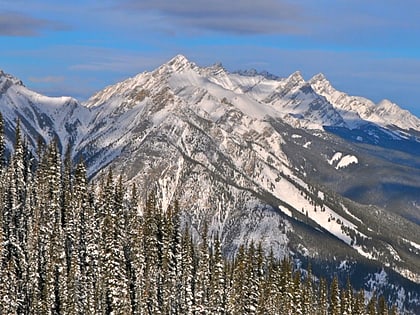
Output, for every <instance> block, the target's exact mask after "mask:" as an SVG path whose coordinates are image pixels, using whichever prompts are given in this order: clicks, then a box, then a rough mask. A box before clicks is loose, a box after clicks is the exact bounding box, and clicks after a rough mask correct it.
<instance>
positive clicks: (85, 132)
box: [0, 55, 420, 313]
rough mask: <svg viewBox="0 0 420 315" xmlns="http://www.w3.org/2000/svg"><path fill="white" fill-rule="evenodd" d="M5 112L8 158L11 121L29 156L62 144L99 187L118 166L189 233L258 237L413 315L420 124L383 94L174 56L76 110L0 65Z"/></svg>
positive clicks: (230, 246) (241, 239) (229, 242)
mask: <svg viewBox="0 0 420 315" xmlns="http://www.w3.org/2000/svg"><path fill="white" fill-rule="evenodd" d="M0 111H1V113H2V115H3V119H4V123H5V135H6V144H7V149H8V152H11V151H12V148H13V143H14V130H15V127H16V121H17V119H19V121H20V126H21V129H22V133H23V134H24V136H25V139H26V141H27V143H28V146H29V147H30V149H31V150H33V151H34V152H36V147H37V143H38V142H39V141H43V142H50V141H52V140H56V141H57V144H58V146H59V148H60V150H61V152H64V151H65V150H66V147H67V146H70V147H71V153H72V157H73V160H74V161H75V162H77V161H79V160H80V159H81V158H83V160H84V161H85V163H86V165H87V168H88V174H89V177H90V178H91V180H92V181H93V182H95V181H96V180H99V179H100V178H101V177H102V176H103V174H105V173H106V172H107V170H108V169H109V168H112V170H113V171H114V172H116V173H120V174H123V176H124V180H125V181H126V182H135V183H136V184H137V185H138V187H140V191H141V193H142V198H140V200H143V201H144V200H145V198H146V194H147V192H148V191H150V190H151V189H154V190H156V192H157V193H158V195H159V197H160V200H161V203H162V204H161V207H162V208H163V209H165V208H166V207H167V206H168V205H169V204H170V203H172V202H173V201H174V200H175V199H178V200H179V202H180V205H181V207H182V209H183V210H184V211H183V222H184V224H185V225H188V226H190V227H191V229H192V232H193V235H194V237H196V238H199V237H200V234H201V232H202V229H203V226H204V223H205V222H206V223H207V224H208V225H209V233H210V236H212V237H218V238H220V239H221V241H222V244H223V245H224V252H225V255H226V256H233V255H234V254H235V252H236V250H237V248H238V246H239V245H240V244H242V243H249V242H250V241H255V242H262V245H263V247H264V248H265V250H266V251H267V252H268V251H270V249H271V250H273V252H274V253H275V255H277V256H279V257H281V256H284V255H289V254H290V255H292V257H293V258H294V259H295V261H296V263H297V265H298V266H300V267H302V268H306V267H307V264H308V262H309V261H310V262H311V264H312V268H313V270H314V273H315V274H317V275H319V276H325V275H327V276H329V277H332V276H333V275H334V274H338V275H339V276H340V277H341V278H342V279H345V278H346V277H347V275H349V276H350V277H351V278H352V280H353V282H355V283H358V285H359V286H360V287H362V286H363V287H365V289H366V291H367V292H370V294H373V291H374V290H376V291H377V292H382V293H385V294H387V296H388V297H389V300H390V301H392V302H397V304H398V305H399V307H400V309H404V308H405V309H407V310H410V311H411V312H414V313H416V312H420V293H419V292H420V227H419V224H420V194H419V192H420V158H419V153H420V119H419V118H417V117H416V116H414V115H412V114H410V113H409V112H408V111H406V110H403V109H401V108H400V107H399V106H398V105H396V104H394V103H392V102H390V101H388V100H383V101H381V102H380V103H378V104H375V103H373V102H372V101H370V100H368V99H366V98H363V97H355V96H350V95H347V94H346V93H343V92H340V91H337V90H336V89H335V88H334V87H333V86H332V84H331V83H330V82H329V81H328V80H327V78H325V76H324V75H322V74H318V75H316V76H314V77H313V78H311V79H310V80H308V81H305V79H304V78H303V77H302V75H301V74H300V73H299V72H295V73H293V74H291V75H290V76H289V77H287V78H280V77H277V76H275V75H272V74H270V73H268V72H261V73H260V72H257V71H255V70H248V71H238V72H234V73H230V72H228V71H227V70H225V69H224V68H223V66H222V65H221V64H215V65H213V66H210V67H200V66H198V65H197V64H195V63H193V62H191V61H189V60H188V59H187V58H186V57H184V56H182V55H178V56H176V57H174V58H173V59H171V60H170V61H168V62H167V63H165V64H163V65H162V66H160V67H159V68H157V69H155V70H154V71H151V72H144V73H140V74H138V75H137V76H135V77H132V78H128V79H127V80H125V81H123V82H120V83H117V84H115V85H112V86H109V87H106V88H105V89H103V90H102V91H99V92H98V93H96V94H95V95H93V96H92V97H91V98H89V99H88V100H87V101H86V102H84V103H80V102H78V101H77V100H75V99H73V98H71V97H59V98H52V97H47V96H43V95H40V94H38V93H36V92H33V91H31V90H29V89H28V88H26V87H25V86H24V84H23V83H22V82H21V81H20V80H19V79H17V78H15V77H13V76H11V75H9V74H5V73H4V72H2V71H0ZM143 203H144V202H141V203H140V204H139V208H140V209H141V208H142V207H143V206H144V205H143Z"/></svg>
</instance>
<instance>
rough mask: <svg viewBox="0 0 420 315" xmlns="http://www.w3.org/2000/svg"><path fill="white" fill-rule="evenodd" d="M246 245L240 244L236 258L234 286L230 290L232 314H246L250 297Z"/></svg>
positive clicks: (229, 303)
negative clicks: (247, 301) (248, 293)
mask: <svg viewBox="0 0 420 315" xmlns="http://www.w3.org/2000/svg"><path fill="white" fill-rule="evenodd" d="M245 254H246V253H245V245H243V244H242V245H240V246H239V249H238V252H237V254H236V256H235V260H234V269H233V277H232V286H231V288H230V291H229V300H228V312H229V314H232V315H242V314H246V312H247V310H246V299H247V298H248V295H247V292H248V287H247V286H248V275H247V262H246V257H245Z"/></svg>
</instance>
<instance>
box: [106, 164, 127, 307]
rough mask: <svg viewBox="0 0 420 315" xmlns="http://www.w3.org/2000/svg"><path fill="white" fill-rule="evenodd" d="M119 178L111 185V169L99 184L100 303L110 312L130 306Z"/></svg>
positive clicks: (121, 191) (122, 193)
mask: <svg viewBox="0 0 420 315" xmlns="http://www.w3.org/2000/svg"><path fill="white" fill-rule="evenodd" d="M122 189H123V188H122V184H121V180H119V181H118V184H117V185H116V186H115V188H114V181H113V175H112V171H111V170H110V171H109V172H108V176H107V180H106V183H105V187H104V188H103V191H104V196H103V198H104V199H103V200H102V202H103V204H102V212H103V220H102V224H101V232H102V255H101V257H102V268H103V269H102V272H103V273H102V281H103V283H102V285H103V288H102V294H103V297H104V306H105V309H106V310H107V311H106V312H110V313H111V314H128V313H129V312H130V310H131V303H130V296H129V288H128V286H129V280H128V277H127V270H126V263H125V257H124V250H123V239H124V237H123V226H122V223H121V220H122V216H123V215H122V212H123V209H122V208H123V200H122V198H123V196H124V192H123V190H122Z"/></svg>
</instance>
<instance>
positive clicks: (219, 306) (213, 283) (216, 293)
mask: <svg viewBox="0 0 420 315" xmlns="http://www.w3.org/2000/svg"><path fill="white" fill-rule="evenodd" d="M224 267H225V266H224V262H223V259H222V252H221V245H220V240H219V238H218V237H216V239H215V241H214V245H213V254H212V262H211V265H210V268H211V269H210V275H211V278H210V299H209V302H210V303H209V304H210V309H211V314H214V315H222V314H225V312H226V306H225V302H226V295H225V275H224Z"/></svg>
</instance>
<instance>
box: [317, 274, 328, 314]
mask: <svg viewBox="0 0 420 315" xmlns="http://www.w3.org/2000/svg"><path fill="white" fill-rule="evenodd" d="M318 296H319V301H318V312H317V314H318V315H326V314H327V313H328V288H327V282H326V280H325V279H324V278H321V280H320V282H319V294H318Z"/></svg>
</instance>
